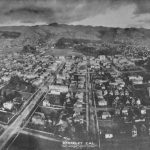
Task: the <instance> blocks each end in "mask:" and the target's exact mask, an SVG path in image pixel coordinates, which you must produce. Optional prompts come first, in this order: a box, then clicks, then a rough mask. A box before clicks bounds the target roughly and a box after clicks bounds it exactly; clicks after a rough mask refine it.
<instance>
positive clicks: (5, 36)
mask: <svg viewBox="0 0 150 150" xmlns="http://www.w3.org/2000/svg"><path fill="white" fill-rule="evenodd" d="M62 37H65V38H68V39H85V40H90V41H100V42H104V43H113V44H114V43H115V44H116V43H117V44H118V43H126V44H129V45H136V46H144V47H147V48H150V30H148V29H143V28H125V29H122V28H107V27H101V26H100V27H92V26H80V25H78V26H73V25H64V24H57V23H53V24H50V25H42V26H33V27H29V26H27V27H26V26H20V27H17V26H14V27H0V49H1V50H5V49H12V50H13V49H16V50H21V49H22V47H23V46H24V45H27V44H29V45H34V46H35V45H37V44H41V45H45V44H52V43H56V41H57V40H58V39H60V38H62Z"/></svg>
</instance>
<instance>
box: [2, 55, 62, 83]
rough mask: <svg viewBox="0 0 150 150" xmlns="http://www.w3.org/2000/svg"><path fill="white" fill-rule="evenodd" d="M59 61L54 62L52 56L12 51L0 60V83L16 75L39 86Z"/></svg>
mask: <svg viewBox="0 0 150 150" xmlns="http://www.w3.org/2000/svg"><path fill="white" fill-rule="evenodd" d="M59 63H61V62H57V61H55V62H54V57H53V56H50V55H44V54H43V53H42V52H41V53H40V54H39V55H34V54H30V53H24V54H22V53H13V54H9V55H7V56H6V57H5V58H4V59H2V60H1V71H0V77H1V80H0V82H1V83H7V82H9V80H10V78H11V76H12V75H17V76H18V77H20V78H22V79H23V80H24V81H26V82H31V83H32V84H33V85H36V86H39V85H40V84H41V83H42V82H43V80H44V79H45V78H46V77H47V76H49V75H50V72H51V71H52V70H55V69H56V68H57V66H58V65H59Z"/></svg>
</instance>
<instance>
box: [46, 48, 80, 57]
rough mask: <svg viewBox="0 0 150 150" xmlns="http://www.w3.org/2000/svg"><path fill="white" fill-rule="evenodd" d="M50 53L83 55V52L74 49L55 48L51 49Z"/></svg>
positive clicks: (56, 54)
mask: <svg viewBox="0 0 150 150" xmlns="http://www.w3.org/2000/svg"><path fill="white" fill-rule="evenodd" d="M48 54H50V55H55V56H69V55H74V56H76V55H82V54H81V53H79V52H76V51H74V50H73V49H53V50H51V51H48Z"/></svg>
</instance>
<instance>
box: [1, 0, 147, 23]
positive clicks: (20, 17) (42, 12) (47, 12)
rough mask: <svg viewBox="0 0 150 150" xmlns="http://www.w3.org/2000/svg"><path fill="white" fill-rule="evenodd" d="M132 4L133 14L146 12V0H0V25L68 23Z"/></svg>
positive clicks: (137, 14)
mask: <svg viewBox="0 0 150 150" xmlns="http://www.w3.org/2000/svg"><path fill="white" fill-rule="evenodd" d="M133 4H134V5H135V6H136V9H135V11H134V15H135V16H136V17H137V16H139V15H140V14H145V13H150V0H0V24H9V23H14V24H15V22H21V23H24V24H26V23H31V24H32V23H33V24H35V23H37V24H38V23H39V22H43V23H47V24H49V23H52V22H59V23H70V22H74V21H80V20H83V19H86V18H88V17H92V16H96V15H98V14H104V13H105V12H107V11H108V10H111V9H113V10H115V9H118V8H120V7H121V6H124V5H133Z"/></svg>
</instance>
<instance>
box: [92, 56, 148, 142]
mask: <svg viewBox="0 0 150 150" xmlns="http://www.w3.org/2000/svg"><path fill="white" fill-rule="evenodd" d="M91 62H92V63H91V64H92V66H91V70H92V71H93V78H92V84H93V87H94V99H95V102H96V110H97V116H98V120H99V127H100V131H101V135H102V136H104V138H106V139H107V138H113V137H114V135H115V134H114V132H113V129H112V128H113V124H115V123H114V122H115V121H116V120H117V121H118V122H121V123H122V124H123V125H124V126H126V125H127V124H129V123H131V130H130V133H131V136H132V137H134V136H137V135H138V132H140V131H138V130H139V129H141V128H142V129H143V128H144V127H145V128H146V129H145V130H146V131H147V130H148V129H149V126H148V125H147V123H146V120H147V116H148V115H147V109H146V107H145V106H144V105H143V104H142V101H141V99H139V98H137V97H135V96H134V94H133V91H131V90H130V88H129V87H128V86H127V84H126V81H124V79H123V78H122V76H120V75H117V74H115V73H113V72H114V71H115V70H113V68H111V65H109V64H110V63H109V60H107V59H106V58H105V57H104V58H100V57H98V58H97V59H91ZM116 63H118V62H116ZM107 65H108V66H109V67H107V68H106V67H105V66H107ZM118 65H119V64H118ZM110 70H113V71H111V72H110ZM129 80H130V81H131V82H132V83H133V84H142V83H143V77H141V76H129ZM114 120H115V121H114ZM139 123H141V124H142V125H141V126H138V125H137V124H139ZM118 124H119V123H118ZM110 126H111V127H110ZM120 129H122V127H120ZM120 129H119V128H118V129H117V130H118V131H119V130H120ZM135 129H136V130H135ZM136 131H138V132H136ZM135 132H136V133H135ZM135 134H137V135H135Z"/></svg>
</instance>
